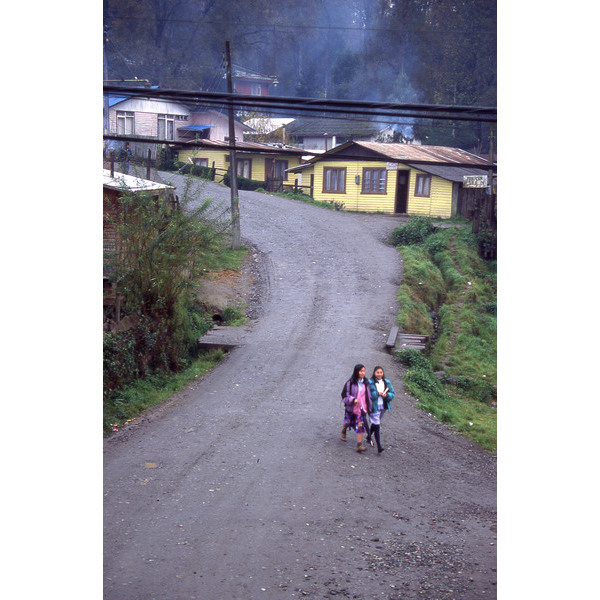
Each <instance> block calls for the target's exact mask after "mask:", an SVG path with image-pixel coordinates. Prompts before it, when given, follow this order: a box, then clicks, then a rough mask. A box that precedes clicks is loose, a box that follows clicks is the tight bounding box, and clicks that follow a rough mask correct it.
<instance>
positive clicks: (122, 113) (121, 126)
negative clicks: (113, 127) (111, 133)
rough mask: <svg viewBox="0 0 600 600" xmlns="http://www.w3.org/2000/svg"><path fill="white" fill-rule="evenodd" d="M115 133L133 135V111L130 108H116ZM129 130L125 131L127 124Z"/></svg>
mask: <svg viewBox="0 0 600 600" xmlns="http://www.w3.org/2000/svg"><path fill="white" fill-rule="evenodd" d="M116 120H117V121H116V122H117V135H135V112H133V111H131V110H118V111H117V115H116ZM128 123H129V124H130V125H131V131H129V132H128V131H127V124H128Z"/></svg>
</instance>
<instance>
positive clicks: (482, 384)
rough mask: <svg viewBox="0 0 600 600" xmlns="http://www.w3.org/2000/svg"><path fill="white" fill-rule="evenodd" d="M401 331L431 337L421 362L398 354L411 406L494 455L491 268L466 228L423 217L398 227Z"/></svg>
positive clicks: (414, 355) (394, 239)
mask: <svg viewBox="0 0 600 600" xmlns="http://www.w3.org/2000/svg"><path fill="white" fill-rule="evenodd" d="M392 243H393V244H394V245H395V246H397V247H398V249H399V250H400V252H401V253H402V258H403V261H404V276H403V282H402V285H401V286H400V289H399V290H398V300H399V302H400V305H401V310H400V313H399V314H398V324H399V326H400V328H401V330H402V331H405V332H408V333H418V334H423V335H427V336H429V343H428V347H427V350H426V352H425V354H422V353H420V352H418V351H416V350H405V351H401V352H399V353H397V357H398V359H399V360H400V361H401V362H402V363H403V364H404V365H406V366H407V368H408V370H407V372H406V374H405V376H404V383H405V387H406V391H407V392H408V393H409V394H411V395H412V396H413V397H414V398H416V399H417V406H419V407H420V408H422V409H423V410H426V411H427V412H428V413H430V414H431V415H432V416H434V417H435V418H437V419H439V420H440V421H443V422H445V423H447V424H449V425H451V426H453V427H455V428H456V429H457V430H458V431H460V432H461V433H463V434H465V435H466V436H467V437H469V438H470V439H471V440H473V441H476V442H478V443H479V444H481V445H482V446H483V447H484V448H485V449H487V450H489V451H495V449H496V403H497V360H496V326H497V317H496V298H497V292H496V263H495V261H494V262H487V261H484V260H483V259H481V258H480V257H479V255H478V253H477V247H478V239H477V236H476V235H474V234H472V233H471V226H470V225H457V226H455V227H449V228H439V227H436V226H435V225H434V223H433V222H432V221H431V220H430V219H427V218H425V217H416V218H414V219H412V220H411V222H410V223H408V224H407V225H404V226H399V227H397V228H396V229H395V230H394V232H393V233H392Z"/></svg>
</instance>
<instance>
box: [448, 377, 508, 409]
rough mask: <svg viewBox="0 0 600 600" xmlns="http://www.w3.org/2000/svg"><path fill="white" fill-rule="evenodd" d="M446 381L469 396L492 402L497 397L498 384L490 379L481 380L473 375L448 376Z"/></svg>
mask: <svg viewBox="0 0 600 600" xmlns="http://www.w3.org/2000/svg"><path fill="white" fill-rule="evenodd" d="M445 382H447V383H449V384H450V385H453V386H455V387H457V388H458V389H460V390H462V391H463V392H465V393H466V395H467V396H468V397H469V398H473V400H477V401H479V402H485V403H490V402H491V401H492V400H495V398H496V386H495V385H494V384H493V383H491V382H490V381H481V380H479V379H475V378H473V377H466V376H459V377H446V378H445Z"/></svg>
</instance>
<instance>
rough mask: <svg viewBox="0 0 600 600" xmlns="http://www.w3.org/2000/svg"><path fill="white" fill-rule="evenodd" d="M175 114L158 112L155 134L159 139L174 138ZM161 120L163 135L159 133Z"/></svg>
mask: <svg viewBox="0 0 600 600" xmlns="http://www.w3.org/2000/svg"><path fill="white" fill-rule="evenodd" d="M176 119H177V115H170V114H166V113H159V114H158V120H157V130H156V136H157V137H158V139H159V140H174V139H175V121H176ZM161 121H162V123H163V127H164V136H163V137H161V135H160V126H161Z"/></svg>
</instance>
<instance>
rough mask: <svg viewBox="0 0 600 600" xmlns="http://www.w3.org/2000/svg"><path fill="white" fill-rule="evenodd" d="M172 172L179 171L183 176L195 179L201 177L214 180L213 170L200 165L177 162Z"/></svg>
mask: <svg viewBox="0 0 600 600" xmlns="http://www.w3.org/2000/svg"><path fill="white" fill-rule="evenodd" d="M170 170H173V171H178V172H179V173H182V174H183V175H193V176H194V177H200V178H201V179H208V180H212V179H214V177H213V170H212V169H211V168H210V167H202V166H200V165H191V164H190V163H183V162H179V161H177V162H175V163H174V168H173V169H170Z"/></svg>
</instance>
